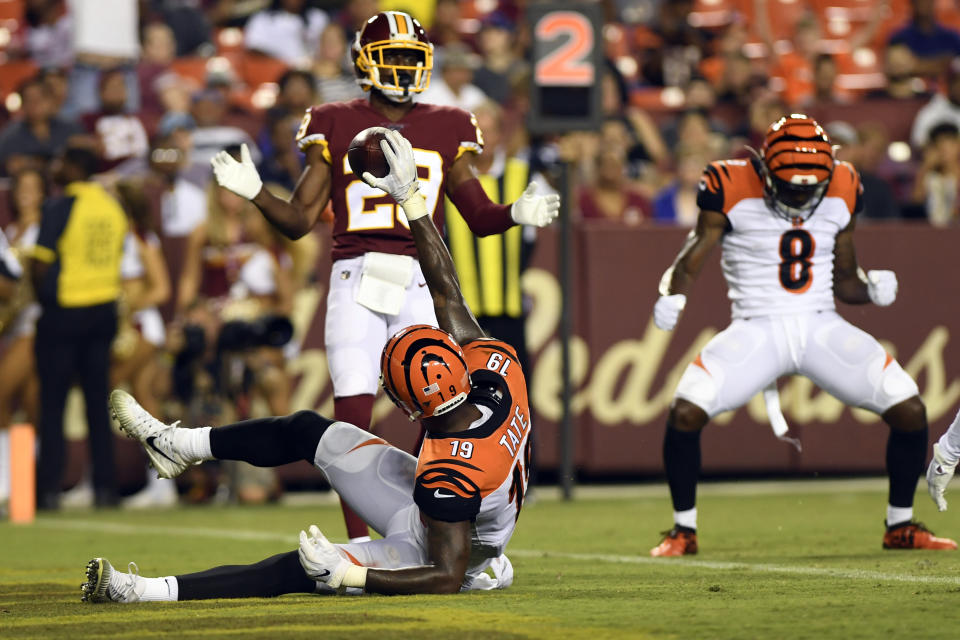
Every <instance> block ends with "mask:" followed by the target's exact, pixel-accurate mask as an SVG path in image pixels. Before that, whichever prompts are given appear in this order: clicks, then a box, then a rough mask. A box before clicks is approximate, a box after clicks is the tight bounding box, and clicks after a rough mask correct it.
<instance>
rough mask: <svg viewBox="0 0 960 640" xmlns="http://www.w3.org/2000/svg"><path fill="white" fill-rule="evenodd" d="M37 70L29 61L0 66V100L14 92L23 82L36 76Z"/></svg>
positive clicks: (17, 61) (16, 61) (18, 61)
mask: <svg viewBox="0 0 960 640" xmlns="http://www.w3.org/2000/svg"><path fill="white" fill-rule="evenodd" d="M38 70H39V69H38V67H37V65H36V64H35V63H34V62H33V61H31V60H15V61H13V62H7V63H6V64H2V65H0V98H5V97H6V96H7V95H8V94H10V93H13V92H14V91H16V90H17V88H18V87H19V86H20V84H21V83H22V82H23V81H24V80H26V79H27V78H30V77H33V76H34V75H36V73H37V71H38Z"/></svg>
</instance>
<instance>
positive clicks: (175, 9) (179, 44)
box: [142, 0, 247, 57]
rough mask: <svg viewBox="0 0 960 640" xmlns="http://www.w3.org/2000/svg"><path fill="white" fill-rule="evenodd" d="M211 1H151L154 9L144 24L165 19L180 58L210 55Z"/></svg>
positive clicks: (163, 21) (150, 4) (150, 5)
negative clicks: (208, 8)
mask: <svg viewBox="0 0 960 640" xmlns="http://www.w3.org/2000/svg"><path fill="white" fill-rule="evenodd" d="M142 4H143V3H142ZM207 4H209V3H208V2H207V1H206V0H150V2H149V9H150V11H149V13H148V15H147V16H144V20H143V23H147V22H161V23H163V24H166V25H169V26H170V29H171V30H172V32H173V34H174V36H175V42H176V55H177V56H178V57H181V56H189V55H210V54H211V53H212V52H213V45H211V44H210V22H209V20H208V19H207V16H206V15H204V12H203V9H204V6H205V5H207ZM237 4H247V3H237Z"/></svg>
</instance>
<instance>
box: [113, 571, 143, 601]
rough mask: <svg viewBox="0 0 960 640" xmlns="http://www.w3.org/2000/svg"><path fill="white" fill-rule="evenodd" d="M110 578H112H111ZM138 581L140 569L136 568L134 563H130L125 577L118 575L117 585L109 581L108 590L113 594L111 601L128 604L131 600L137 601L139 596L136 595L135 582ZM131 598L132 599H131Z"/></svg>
mask: <svg viewBox="0 0 960 640" xmlns="http://www.w3.org/2000/svg"><path fill="white" fill-rule="evenodd" d="M111 578H112V576H111ZM139 580H140V568H139V567H138V566H137V563H136V562H131V563H129V564H128V565H127V573H126V575H122V576H121V575H119V574H118V577H117V584H116V585H114V583H113V580H112V579H111V580H110V590H111V591H112V592H113V594H112V596H113V597H112V599H113V600H117V601H119V602H130V601H132V600H135V599H138V598H139V597H140V594H139V593H137V591H136V587H137V581H139ZM131 596H133V597H131Z"/></svg>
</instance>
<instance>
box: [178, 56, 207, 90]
mask: <svg viewBox="0 0 960 640" xmlns="http://www.w3.org/2000/svg"><path fill="white" fill-rule="evenodd" d="M170 68H171V69H173V71H174V73H176V74H177V75H178V76H180V77H182V78H187V79H190V80H193V81H194V82H196V83H197V84H198V85H199V86H201V87H202V86H204V85H205V84H206V81H207V58H177V59H176V60H174V61H173V63H172V64H171V65H170Z"/></svg>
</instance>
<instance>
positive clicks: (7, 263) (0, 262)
mask: <svg viewBox="0 0 960 640" xmlns="http://www.w3.org/2000/svg"><path fill="white" fill-rule="evenodd" d="M22 276H23V268H22V267H21V266H20V262H19V261H18V260H17V258H16V256H14V255H13V252H12V251H11V250H10V245H9V244H8V242H7V237H6V236H5V235H4V233H3V231H0V303H6V302H8V301H9V300H10V298H12V297H13V296H14V295H16V290H17V282H18V281H19V280H20V278H21V277H22ZM6 426H7V425H6V423H5V422H0V428H4V427H6Z"/></svg>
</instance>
